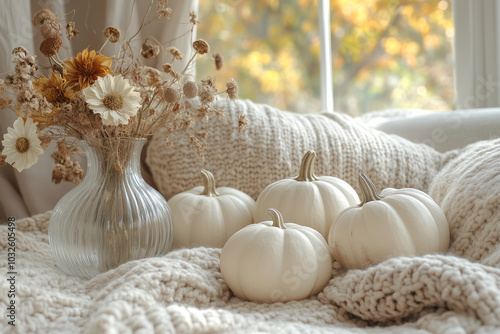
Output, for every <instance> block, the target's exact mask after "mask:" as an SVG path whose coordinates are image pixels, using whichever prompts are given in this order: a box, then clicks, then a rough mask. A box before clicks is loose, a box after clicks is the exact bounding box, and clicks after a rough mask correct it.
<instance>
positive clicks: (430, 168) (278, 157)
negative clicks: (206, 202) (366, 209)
mask: <svg viewBox="0 0 500 334" xmlns="http://www.w3.org/2000/svg"><path fill="white" fill-rule="evenodd" d="M219 106H220V107H224V108H225V110H226V114H227V115H226V120H225V121H223V120H220V119H219V120H210V121H209V122H208V123H205V124H202V125H201V128H202V129H209V130H210V132H211V133H210V135H209V136H208V138H207V142H208V147H207V148H206V151H205V161H204V162H203V161H201V160H200V159H199V158H198V156H197V153H196V152H195V151H194V150H193V149H192V148H191V147H190V145H189V142H188V140H187V139H186V138H187V137H186V136H185V135H183V134H177V135H173V136H171V137H170V139H171V141H172V142H173V147H167V146H166V145H165V142H164V139H163V138H162V137H159V136H158V137H155V138H154V139H153V140H152V141H151V143H150V145H149V146H148V151H147V158H146V162H147V164H148V165H149V168H150V170H151V174H152V176H153V179H154V182H155V183H156V186H157V188H158V189H159V191H160V192H161V193H162V194H163V195H164V196H165V197H166V198H167V199H169V198H170V197H172V196H173V195H175V194H177V193H179V192H182V191H185V190H188V189H191V188H193V187H194V186H197V185H201V184H202V179H201V176H200V170H201V169H202V168H205V169H208V170H209V171H211V172H212V173H213V174H214V176H215V179H216V180H217V186H228V187H234V188H237V189H239V190H241V191H243V192H245V193H247V194H249V195H250V196H251V197H253V198H254V199H255V198H257V196H258V195H259V194H260V192H261V191H262V190H263V189H264V187H266V186H267V185H269V184H270V183H272V182H274V181H277V180H280V179H282V178H286V177H293V176H297V175H298V172H299V167H300V162H301V160H302V157H303V155H304V154H305V153H306V152H307V151H308V150H310V149H313V150H315V151H316V153H317V154H318V155H317V157H316V161H315V174H316V175H318V176H319V175H329V176H335V177H338V178H341V179H343V180H345V181H346V182H348V183H349V184H351V185H352V186H353V187H354V188H355V189H356V190H357V191H358V192H359V188H358V184H357V179H358V175H359V173H360V172H362V171H364V172H365V173H367V174H368V176H369V177H370V178H371V179H372V181H373V182H374V183H375V185H376V186H377V187H379V189H382V188H386V187H395V188H403V187H413V188H417V189H420V190H423V191H427V190H428V187H429V185H430V183H431V182H432V180H433V178H434V176H435V175H436V174H437V173H438V172H439V170H440V169H441V167H442V166H443V165H444V163H446V161H448V160H449V159H450V158H452V157H454V156H455V155H456V152H454V151H453V152H448V153H446V154H442V153H439V152H437V151H435V150H434V149H432V148H431V147H429V146H426V145H424V144H415V143H412V142H410V141H408V140H405V139H403V138H401V137H399V136H396V135H388V134H385V133H383V132H380V131H378V130H375V129H371V128H370V127H368V126H366V125H364V124H363V122H361V121H358V120H356V119H354V118H352V117H350V116H348V115H345V114H339V113H331V114H308V115H303V114H296V113H291V112H286V111H281V110H279V109H276V108H273V107H271V106H269V105H264V104H256V103H253V102H251V101H248V100H238V101H220V102H219ZM240 114H246V116H247V118H248V121H249V127H248V128H247V130H246V131H245V132H243V133H239V132H238V130H237V124H238V116H239V115H240Z"/></svg>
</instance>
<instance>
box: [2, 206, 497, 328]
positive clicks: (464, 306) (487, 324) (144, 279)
mask: <svg viewBox="0 0 500 334" xmlns="http://www.w3.org/2000/svg"><path fill="white" fill-rule="evenodd" d="M49 216H50V213H46V214H43V215H38V216H34V217H32V218H28V219H24V220H19V221H17V237H16V243H17V244H16V246H17V247H16V254H17V272H18V274H17V276H16V282H15V289H16V297H15V301H16V322H15V323H16V327H15V329H16V330H17V333H44V334H45V333H70V334H78V333H96V334H97V333H99V334H101V333H104V334H106V333H110V334H111V333H120V334H121V333H162V334H163V333H255V332H265V333H473V332H481V333H493V332H495V331H498V330H499V329H500V269H496V268H493V267H490V266H487V265H484V264H479V263H474V262H470V261H469V260H466V259H463V258H459V257H455V256H452V255H429V256H424V257H415V258H394V259H391V260H388V261H385V262H383V263H381V264H379V265H377V266H374V267H370V268H368V269H366V270H351V271H348V272H345V271H343V270H342V269H340V268H339V266H338V263H337V262H334V265H333V271H332V280H331V281H330V283H329V284H328V285H327V286H326V288H325V289H324V290H323V291H322V292H320V293H319V294H318V295H317V296H315V297H312V298H309V299H306V300H301V301H295V302H289V303H275V304H256V303H252V302H247V301H243V300H240V299H238V298H234V297H232V296H231V293H230V291H229V289H228V287H227V285H226V284H225V283H224V280H223V278H222V275H221V273H220V270H219V256H220V249H213V248H212V249H210V248H195V249H184V250H177V251H173V252H170V253H169V254H167V255H166V256H164V257H159V258H151V259H144V260H140V261H132V262H129V263H126V264H124V265H122V266H120V267H118V268H117V269H115V270H111V271H109V272H106V273H103V274H101V275H98V276H97V277H95V278H93V279H91V280H89V281H82V280H79V279H77V278H74V277H70V276H67V275H66V274H65V273H63V272H62V271H61V270H60V269H59V267H58V266H57V264H56V263H55V261H54V258H53V256H52V253H51V251H50V248H49V245H48V238H47V229H48V219H49ZM495 223H496V225H498V224H499V223H500V222H499V221H496V222H495ZM6 239H7V227H6V226H5V225H3V226H0V249H1V251H0V258H2V259H3V260H2V261H1V262H0V266H1V268H2V270H1V272H2V277H3V278H2V279H1V280H0V291H2V293H1V295H0V308H1V309H2V310H4V311H3V312H2V318H1V320H0V333H16V331H13V330H14V328H13V327H11V326H10V325H8V324H7V320H8V319H7V318H6V317H5V315H4V314H5V310H6V308H7V303H8V302H9V298H7V290H8V289H9V283H8V282H7V280H6V279H5V278H6V271H7V269H6V262H7V261H6V259H7V247H6ZM495 253H496V254H497V255H498V253H500V251H497V252H495Z"/></svg>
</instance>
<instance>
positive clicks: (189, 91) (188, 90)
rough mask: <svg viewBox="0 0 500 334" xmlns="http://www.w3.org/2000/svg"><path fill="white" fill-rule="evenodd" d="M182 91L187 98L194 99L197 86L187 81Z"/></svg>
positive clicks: (196, 93)
mask: <svg viewBox="0 0 500 334" xmlns="http://www.w3.org/2000/svg"><path fill="white" fill-rule="evenodd" d="M182 91H183V93H184V95H185V96H186V97H187V98H190V99H192V98H194V97H196V96H198V84H197V83H196V82H194V81H188V82H186V83H185V84H184V86H183V87H182Z"/></svg>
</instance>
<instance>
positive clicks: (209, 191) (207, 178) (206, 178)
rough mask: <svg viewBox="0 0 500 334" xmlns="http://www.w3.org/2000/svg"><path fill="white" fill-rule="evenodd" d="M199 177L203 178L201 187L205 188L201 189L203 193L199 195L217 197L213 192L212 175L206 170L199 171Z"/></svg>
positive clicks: (213, 182)
mask: <svg viewBox="0 0 500 334" xmlns="http://www.w3.org/2000/svg"><path fill="white" fill-rule="evenodd" d="M201 175H202V176H203V185H204V186H205V189H203V192H202V193H201V195H205V196H209V197H216V196H219V194H218V193H217V191H216V190H215V179H214V175H213V174H212V173H210V172H209V171H208V170H206V169H202V170H201Z"/></svg>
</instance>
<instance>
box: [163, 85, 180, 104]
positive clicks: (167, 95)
mask: <svg viewBox="0 0 500 334" xmlns="http://www.w3.org/2000/svg"><path fill="white" fill-rule="evenodd" d="M179 97H180V94H179V92H178V91H177V90H176V89H174V88H172V87H168V88H166V89H165V90H164V91H163V98H164V99H165V101H167V102H168V103H173V102H176V101H177V100H179Z"/></svg>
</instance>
